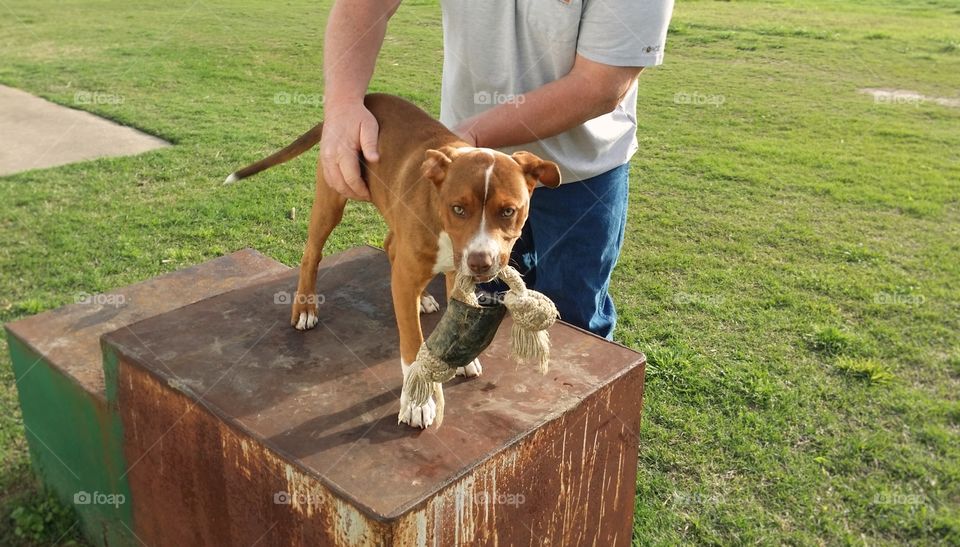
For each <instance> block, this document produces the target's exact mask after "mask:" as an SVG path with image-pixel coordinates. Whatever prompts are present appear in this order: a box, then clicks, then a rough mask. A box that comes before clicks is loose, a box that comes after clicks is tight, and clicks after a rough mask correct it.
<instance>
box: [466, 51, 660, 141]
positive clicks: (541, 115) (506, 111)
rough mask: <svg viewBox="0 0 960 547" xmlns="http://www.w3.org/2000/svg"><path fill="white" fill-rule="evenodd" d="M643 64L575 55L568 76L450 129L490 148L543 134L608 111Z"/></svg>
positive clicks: (537, 137)
mask: <svg viewBox="0 0 960 547" xmlns="http://www.w3.org/2000/svg"><path fill="white" fill-rule="evenodd" d="M642 70H643V67H620V66H611V65H605V64H603V63H597V62H594V61H591V60H589V59H587V58H586V57H583V56H581V55H577V58H576V60H575V61H574V64H573V68H572V69H570V72H569V73H568V74H567V75H566V76H564V77H562V78H560V79H559V80H555V81H553V82H550V83H548V84H546V85H543V86H541V87H539V88H537V89H534V90H533V91H530V92H528V93H524V94H523V95H520V96H519V97H517V98H516V100H515V101H514V102H512V103H506V104H501V105H498V106H496V107H494V108H491V109H489V110H487V111H484V112H482V113H480V114H478V115H476V116H473V117H471V118H468V119H466V120H464V121H463V122H462V123H460V124H459V125H457V127H455V128H454V129H453V132H454V133H457V134H458V135H460V136H461V137H462V138H463V139H464V140H466V141H468V142H473V143H474V145H475V146H484V147H488V148H500V147H504V146H517V145H521V144H526V143H528V142H533V141H537V140H541V139H546V138H549V137H552V136H554V135H558V134H560V133H563V132H564V131H567V130H570V129H573V128H574V127H576V126H578V125H580V124H582V123H584V122H586V121H587V120H592V119H593V118H596V117H598V116H602V115H604V114H608V113H610V112H612V111H613V110H614V109H615V108H616V107H617V105H618V104H620V101H621V100H623V97H624V96H625V95H626V93H627V91H629V89H630V86H631V85H632V84H633V81H634V80H636V79H637V76H639V75H640V72H641V71H642Z"/></svg>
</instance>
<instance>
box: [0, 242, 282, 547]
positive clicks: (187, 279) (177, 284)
mask: <svg viewBox="0 0 960 547" xmlns="http://www.w3.org/2000/svg"><path fill="white" fill-rule="evenodd" d="M285 271H288V268H287V267H286V266H284V265H283V264H280V263H279V262H276V261H274V260H272V259H270V258H268V257H266V256H264V255H262V254H260V253H258V252H257V251H254V250H252V249H244V250H241V251H237V252H235V253H232V254H230V255H227V256H222V257H219V258H216V259H213V260H210V261H208V262H205V263H203V264H200V265H197V266H193V267H190V268H185V269H182V270H178V271H175V272H171V273H168V274H164V275H161V276H158V277H155V278H153V279H148V280H146V281H143V282H140V283H136V284H133V285H129V286H127V287H121V288H118V289H115V290H112V291H110V292H107V293H103V294H94V295H79V294H78V295H76V298H75V299H76V300H77V301H76V302H75V303H73V304H70V305H67V306H64V307H62V308H59V309H56V310H51V311H47V312H43V313H40V314H38V315H34V316H32V317H27V318H24V319H20V320H18V321H12V322H10V323H7V324H6V325H5V328H6V330H7V340H8V342H9V348H10V358H11V362H12V365H13V372H14V376H15V378H16V384H17V391H18V393H19V397H20V408H21V413H22V416H23V424H24V428H25V433H26V438H27V442H28V444H29V447H30V459H31V462H32V465H33V471H34V472H35V473H36V474H37V475H38V476H39V478H40V480H41V481H42V482H43V484H44V485H45V486H46V488H48V489H49V490H50V491H52V492H55V493H56V494H57V495H58V496H59V498H60V499H61V500H62V501H63V502H64V503H66V504H71V505H73V507H74V508H75V509H76V512H77V515H78V517H79V519H80V528H81V529H82V530H83V532H84V534H85V536H86V537H87V539H88V541H90V542H91V543H92V544H93V545H99V546H106V545H111V546H117V545H136V544H137V541H136V539H135V538H134V537H133V536H132V535H131V532H132V530H133V528H134V523H133V520H132V512H131V511H130V507H129V505H128V504H126V503H123V504H118V505H116V506H113V505H103V504H92V503H91V504H76V503H75V499H76V498H75V496H77V495H78V494H82V493H90V494H92V493H101V494H107V495H111V496H114V497H120V496H122V497H123V498H125V499H130V497H131V492H130V489H129V484H128V483H127V481H126V474H125V471H126V468H127V464H126V462H125V461H124V458H123V448H122V427H121V424H120V419H119V416H118V415H117V414H116V413H115V412H114V409H113V408H111V407H110V406H109V405H108V404H107V400H106V392H105V383H104V370H103V359H102V355H101V349H100V336H101V335H102V334H104V333H107V332H111V331H114V330H117V329H123V328H124V327H125V326H126V325H129V324H131V323H134V322H136V321H139V320H141V319H145V318H147V317H151V316H154V315H157V314H159V313H164V312H168V311H171V310H175V309H177V308H179V307H181V306H185V305H187V304H191V303H193V302H197V301H199V300H202V299H204V298H207V297H210V296H213V295H215V294H220V293H223V292H226V291H229V290H233V289H236V288H239V287H242V286H244V285H246V284H248V283H253V282H255V281H258V280H263V279H266V278H269V277H270V276H272V275H276V274H278V273H282V272H285Z"/></svg>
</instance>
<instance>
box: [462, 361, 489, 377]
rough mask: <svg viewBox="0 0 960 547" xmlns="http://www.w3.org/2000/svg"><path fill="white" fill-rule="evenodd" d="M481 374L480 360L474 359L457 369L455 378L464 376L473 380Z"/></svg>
mask: <svg viewBox="0 0 960 547" xmlns="http://www.w3.org/2000/svg"><path fill="white" fill-rule="evenodd" d="M481 374H483V367H481V366H480V359H474V360H473V361H471V362H469V363H467V364H466V365H465V366H462V367H457V376H466V377H467V378H473V377H475V376H480V375H481Z"/></svg>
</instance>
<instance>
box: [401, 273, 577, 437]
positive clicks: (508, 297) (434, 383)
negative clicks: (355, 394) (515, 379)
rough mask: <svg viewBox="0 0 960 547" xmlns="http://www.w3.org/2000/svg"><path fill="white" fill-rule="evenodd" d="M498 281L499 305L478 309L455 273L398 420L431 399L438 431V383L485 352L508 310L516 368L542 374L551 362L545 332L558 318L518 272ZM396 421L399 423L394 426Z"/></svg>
mask: <svg viewBox="0 0 960 547" xmlns="http://www.w3.org/2000/svg"><path fill="white" fill-rule="evenodd" d="M497 278H499V279H500V280H502V281H503V282H504V283H506V284H507V287H509V289H510V290H509V291H507V292H506V294H504V296H503V300H502V302H498V303H497V305H494V306H483V305H481V303H480V301H479V299H478V298H477V293H476V282H475V280H474V278H473V277H471V276H468V275H462V274H460V273H458V274H457V277H456V280H455V282H454V288H453V291H452V292H451V294H450V295H449V296H450V298H449V302H448V305H447V309H446V311H444V313H443V317H441V318H440V323H439V324H437V328H436V329H434V331H433V332H432V333H430V337H429V338H427V339H426V340H425V341H424V342H423V344H421V345H420V350H419V351H418V352H417V358H416V360H415V361H414V363H413V365H411V366H410V369H409V371H408V373H407V377H406V378H405V379H404V380H403V397H401V401H402V404H401V408H400V416H403V415H404V414H405V413H406V411H407V410H409V409H410V408H411V407H418V406H423V405H425V404H426V403H427V400H429V399H430V395H435V396H436V403H437V416H436V421H437V427H440V424H441V423H443V407H444V399H443V382H446V381H448V380H450V379H452V378H453V377H454V376H456V373H457V367H462V366H466V365H467V364H469V363H470V362H472V361H473V360H474V359H476V358H477V357H478V356H479V355H480V354H481V353H482V352H483V350H485V349H487V346H489V345H490V342H492V341H493V337H494V336H495V335H496V333H497V329H498V328H499V327H500V323H501V322H502V321H503V318H504V316H505V315H506V313H507V311H509V312H510V315H511V316H512V317H513V329H512V330H511V332H510V352H511V354H512V356H513V358H514V359H515V360H516V361H517V363H518V364H521V365H523V364H531V363H533V364H536V366H537V370H539V371H540V373H541V374H546V373H547V369H548V367H549V361H550V336H549V335H548V334H547V329H548V328H550V326H551V325H553V324H554V323H555V322H556V320H557V318H558V317H559V316H560V314H559V313H558V312H557V307H556V306H555V305H554V304H553V302H552V301H550V299H549V298H547V297H546V295H544V294H543V293H539V292H537V291H534V290H530V289H527V286H526V285H525V284H524V282H523V278H522V277H521V276H520V272H518V271H517V270H515V269H514V268H511V267H510V266H507V267H506V268H504V269H503V270H501V271H500V273H498V274H497ZM399 421H400V420H399V419H398V423H399Z"/></svg>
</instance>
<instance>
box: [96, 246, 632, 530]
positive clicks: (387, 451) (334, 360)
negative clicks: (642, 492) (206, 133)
mask: <svg viewBox="0 0 960 547" xmlns="http://www.w3.org/2000/svg"><path fill="white" fill-rule="evenodd" d="M388 272H389V266H388V264H387V260H386V258H385V256H384V255H383V254H382V253H380V252H378V251H374V250H372V249H356V250H353V251H348V252H347V253H343V254H341V255H336V256H333V257H329V258H327V259H326V260H324V263H323V264H322V265H321V272H320V273H319V275H318V293H319V298H320V299H321V301H322V302H323V304H322V305H321V306H320V320H321V323H320V325H318V326H317V327H316V328H315V329H313V330H311V331H308V332H300V331H296V330H294V329H292V328H290V326H289V322H288V321H289V295H290V294H291V293H292V292H293V290H294V288H295V286H296V274H295V273H290V274H289V275H284V276H279V277H277V278H275V279H273V280H270V281H267V282H264V283H261V284H258V285H255V286H251V287H248V288H245V289H242V290H238V291H234V292H231V293H227V294H223V295H220V296H216V297H213V298H210V299H207V300H204V301H202V302H198V303H196V304H193V305H190V306H187V307H185V308H182V309H180V310H176V311H174V312H171V313H168V314H164V315H161V316H157V317H154V318H150V319H147V320H145V321H142V322H140V323H137V324H136V325H133V326H131V327H130V329H123V330H121V331H117V332H115V333H111V334H109V335H107V336H105V337H104V347H105V349H106V350H107V351H110V352H116V354H117V356H118V371H117V372H118V376H117V385H116V388H117V391H116V397H117V401H118V403H119V410H120V413H121V417H122V420H123V424H124V430H125V455H126V458H127V461H128V462H130V470H129V473H128V479H129V481H130V484H131V489H132V491H133V494H134V496H133V502H134V506H133V510H134V521H135V523H136V525H137V534H138V536H139V537H140V538H141V539H142V540H143V541H145V542H147V543H148V544H151V545H153V544H171V545H174V544H192V545H230V544H241V543H244V542H246V543H252V542H254V541H257V540H258V539H259V540H260V543H259V544H260V545H366V544H370V545H376V544H391V545H392V544H396V545H417V544H420V545H451V544H464V545H466V544H469V545H473V544H504V545H509V544H521V543H530V542H536V543H543V542H545V541H550V542H551V543H555V544H566V545H580V544H597V545H621V544H623V545H625V544H627V543H628V542H629V540H630V529H631V515H632V511H633V496H634V481H635V477H636V455H637V430H638V428H639V413H640V403H641V396H642V386H643V356H642V355H641V354H638V353H635V352H633V351H631V350H629V349H626V348H623V347H621V346H617V345H615V344H611V343H609V342H607V341H605V340H602V339H599V338H597V337H595V336H592V335H589V334H587V333H584V332H582V331H580V330H578V329H575V328H573V327H570V326H568V325H565V324H557V325H556V326H555V327H553V328H552V329H551V338H552V340H553V342H554V347H553V350H552V353H551V371H550V372H549V373H548V374H547V375H545V376H542V375H540V374H538V373H537V372H536V371H535V370H533V369H532V368H529V369H528V368H518V367H517V366H516V365H515V364H514V363H513V361H512V360H511V359H510V358H509V356H508V353H509V348H508V346H509V344H508V340H507V338H508V334H509V327H510V321H509V318H508V319H507V320H506V321H505V323H504V325H503V326H502V328H501V331H500V334H498V336H497V338H496V339H495V340H494V342H493V344H492V345H491V346H490V347H489V348H488V349H487V351H486V352H485V353H484V354H483V355H482V356H481V361H482V362H483V365H484V374H483V376H481V377H479V378H476V379H471V380H465V379H458V380H455V381H453V382H451V383H449V384H447V387H446V389H445V392H446V399H447V406H446V417H445V420H444V424H443V427H441V428H439V429H436V428H432V429H429V430H426V431H418V430H413V429H410V428H408V427H402V426H398V425H397V423H396V412H397V410H398V406H399V405H398V399H399V394H400V388H401V375H400V363H399V361H400V358H399V354H398V349H397V348H398V339H397V333H396V327H395V322H394V317H393V313H392V306H391V305H390V296H389V295H390V287H389V275H388ZM441 287H442V280H440V279H438V280H436V281H435V282H434V283H433V284H432V286H431V291H432V292H433V293H434V294H435V295H436V296H441V295H442V293H443V289H442V288H441ZM438 300H443V299H442V298H438ZM438 318H439V313H438V314H432V315H428V316H424V324H425V332H427V333H429V332H430V330H431V329H432V328H433V327H434V326H435V325H436V322H437V320H438ZM141 492H145V493H147V494H145V495H141V494H140V493H141ZM282 493H287V494H288V495H289V497H290V498H289V499H291V500H292V503H289V504H285V503H274V501H275V500H274V496H275V495H282ZM281 501H282V500H281Z"/></svg>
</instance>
